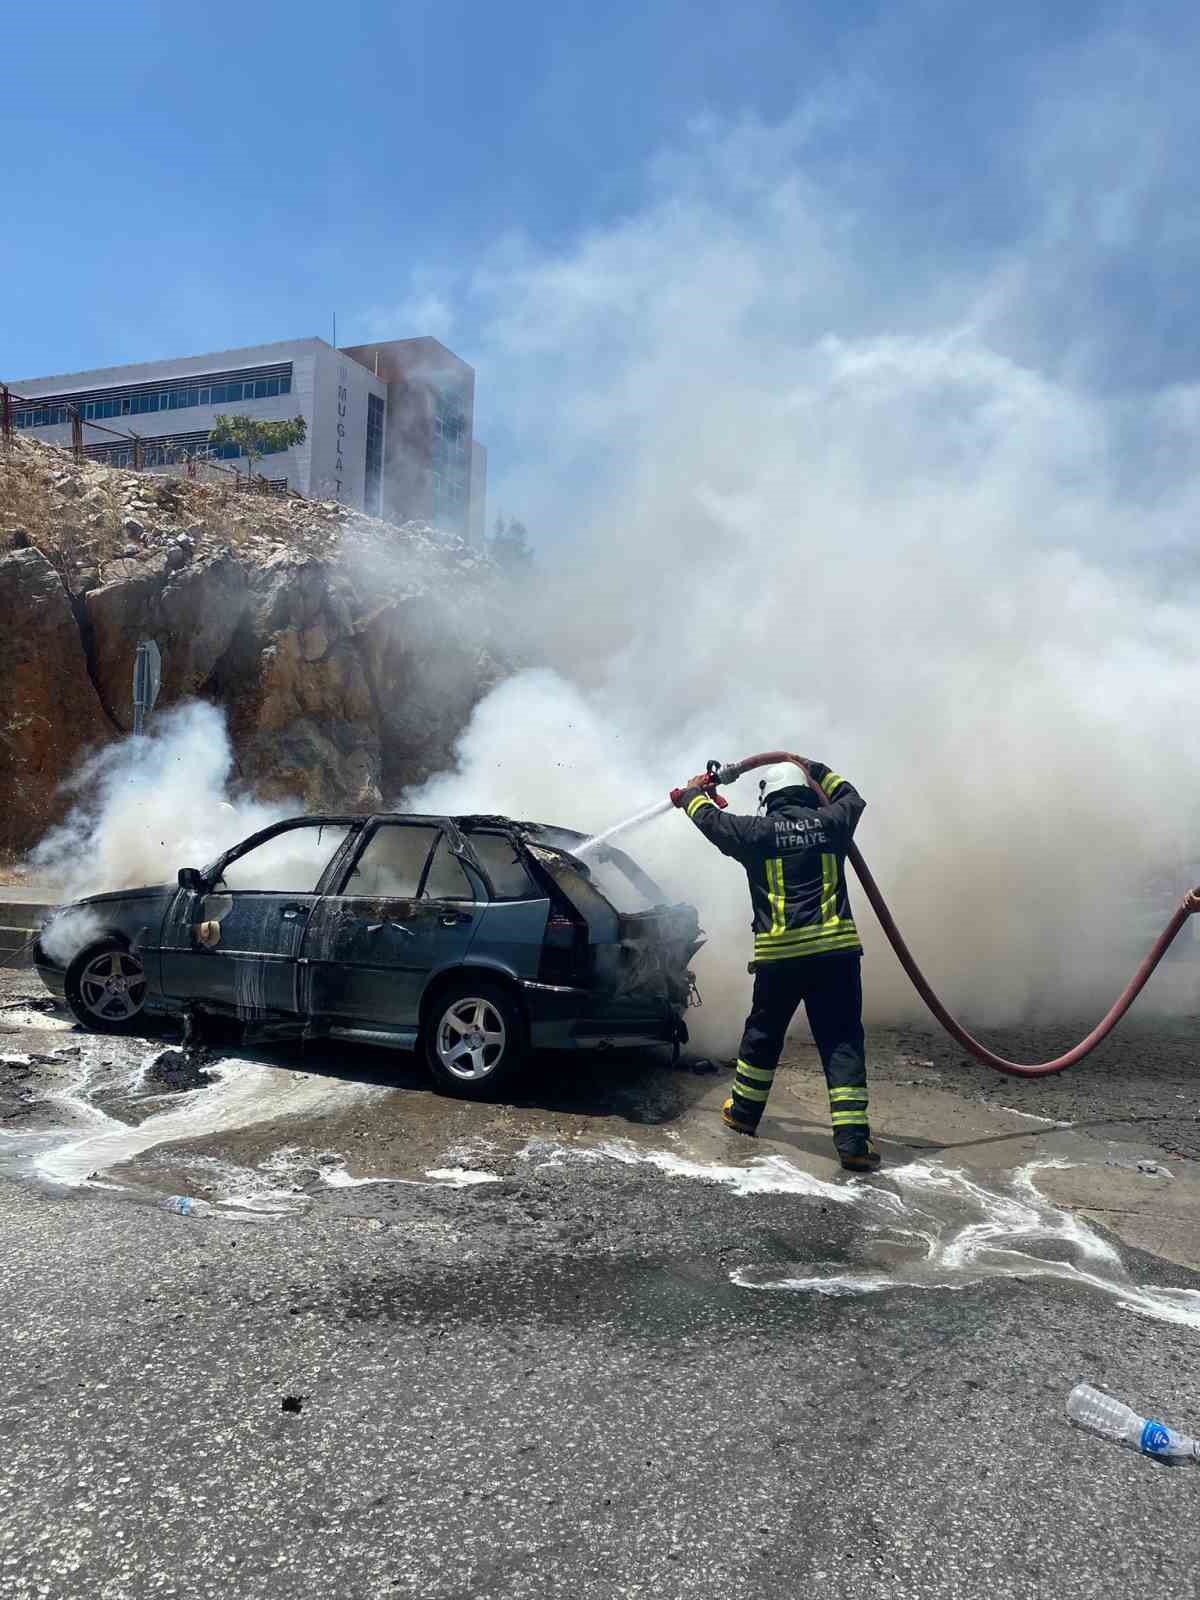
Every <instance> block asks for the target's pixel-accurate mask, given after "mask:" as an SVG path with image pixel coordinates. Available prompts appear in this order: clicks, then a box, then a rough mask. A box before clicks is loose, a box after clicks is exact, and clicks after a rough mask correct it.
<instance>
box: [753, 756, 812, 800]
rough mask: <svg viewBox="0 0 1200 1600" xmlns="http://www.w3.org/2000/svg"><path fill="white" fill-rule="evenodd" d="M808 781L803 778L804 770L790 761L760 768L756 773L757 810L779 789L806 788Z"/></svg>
mask: <svg viewBox="0 0 1200 1600" xmlns="http://www.w3.org/2000/svg"><path fill="white" fill-rule="evenodd" d="M807 786H808V780H807V778H806V777H805V776H804V769H803V768H802V767H798V766H796V765H795V764H794V763H793V762H791V761H777V762H776V763H775V764H774V766H770V767H762V768H761V769H760V770H759V773H758V805H759V810H761V809H762V808H763V806H765V805H766V803H767V801H768V800H769V799H770V798H771V796H772V795H773V794H778V793H779V791H780V790H781V789H795V788H797V787H799V788H801V789H803V788H807Z"/></svg>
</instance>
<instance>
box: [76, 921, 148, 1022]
mask: <svg viewBox="0 0 1200 1600" xmlns="http://www.w3.org/2000/svg"><path fill="white" fill-rule="evenodd" d="M64 993H65V995H66V1000H67V1004H68V1005H69V1006H70V1008H71V1010H72V1011H73V1012H74V1014H75V1019H76V1021H78V1022H80V1023H82V1025H83V1026H84V1027H85V1028H89V1029H90V1030H91V1031H92V1032H93V1033H134V1032H136V1030H137V1029H138V1028H139V1027H141V1025H142V1023H143V1021H144V1012H145V1009H146V969H145V968H144V967H143V966H142V963H141V962H140V961H139V960H138V958H137V956H135V955H132V954H131V953H130V952H129V951H128V950H127V949H126V948H125V946H124V945H123V944H121V943H120V941H119V940H117V939H109V940H106V941H105V942H104V943H102V944H94V945H92V946H90V947H89V948H88V949H87V950H82V951H80V953H79V955H77V956H76V957H75V959H74V961H72V963H71V965H70V966H69V967H68V968H67V976H66V982H65V985H64Z"/></svg>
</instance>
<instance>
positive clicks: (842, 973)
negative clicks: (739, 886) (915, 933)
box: [672, 761, 880, 1172]
mask: <svg viewBox="0 0 1200 1600" xmlns="http://www.w3.org/2000/svg"><path fill="white" fill-rule="evenodd" d="M804 770H805V772H806V773H808V775H809V777H810V778H811V779H812V781H813V783H815V784H819V785H820V788H821V790H822V792H823V793H824V795H825V797H826V801H827V804H825V805H821V803H820V802H819V801H818V799H817V796H816V794H815V793H814V792H813V790H812V788H811V787H810V786H809V785H808V784H806V783H804V782H803V781H801V780H800V778H799V774H798V773H797V771H796V768H795V767H794V766H793V765H791V764H790V763H787V764H784V765H780V766H777V767H768V768H766V769H764V771H763V772H762V774H761V776H760V779H759V801H758V808H759V815H758V816H753V817H749V816H735V815H733V814H732V813H731V812H729V811H723V810H721V809H720V807H718V805H717V804H716V802H715V801H714V800H713V798H712V795H711V793H710V790H711V786H712V779H711V778H709V777H708V776H707V775H702V776H700V777H696V778H693V779H692V780H691V781H690V783H689V784H688V785H687V787H686V788H685V789H681V790H677V791H675V792H674V794H673V795H672V798H673V799H674V800H675V804H676V805H677V806H679V807H680V808H681V809H682V810H684V811H686V813H687V815H688V816H689V817H690V818H691V820H692V821H693V822H694V823H695V825H696V826H697V828H699V830H700V832H701V833H702V834H703V835H704V837H705V838H706V839H707V840H708V841H709V843H710V844H715V845H716V847H717V849H718V850H720V851H721V852H722V853H723V854H724V855H727V856H731V857H732V858H733V860H734V861H739V862H740V863H741V864H742V866H743V867H744V868H745V869H746V876H747V877H748V878H749V880H750V901H751V905H752V907H753V912H754V923H753V926H754V960H753V961H752V962H751V963H750V971H751V972H752V973H753V974H754V999H753V1002H752V1004H751V1008H750V1015H749V1016H748V1017H747V1018H746V1028H745V1032H744V1033H743V1034H742V1043H741V1048H740V1049H739V1051H738V1061H737V1071H736V1073H735V1075H734V1080H733V1092H732V1094H731V1095H730V1097H729V1099H728V1100H726V1102H725V1104H724V1106H722V1108H721V1117H722V1120H723V1121H724V1123H725V1126H726V1127H727V1128H732V1129H734V1130H735V1131H736V1132H737V1133H744V1134H750V1135H753V1134H754V1133H755V1132H756V1130H757V1128H758V1124H759V1121H760V1120H761V1118H762V1114H763V1112H764V1110H765V1109H766V1104H767V1097H768V1096H769V1094H770V1092H771V1083H772V1081H773V1079H774V1077H775V1068H776V1066H777V1065H778V1062H779V1057H780V1055H781V1053H782V1051H783V1041H784V1036H785V1035H786V1033H787V1030H788V1025H789V1023H790V1022H791V1020H792V1017H793V1016H794V1015H795V1013H796V1008H797V1007H798V1006H799V1005H800V1003H801V1002H802V1001H803V1003H804V1007H805V1010H806V1012H807V1013H808V1024H809V1027H810V1028H811V1029H812V1035H813V1039H814V1040H815V1041H816V1046H817V1050H818V1051H819V1052H820V1056H821V1065H822V1067H823V1068H824V1069H825V1081H826V1083H827V1084H828V1087H829V1110H830V1116H831V1120H832V1123H833V1142H834V1147H835V1149H836V1150H837V1154H838V1157H839V1159H840V1161H841V1163H842V1166H843V1167H845V1168H846V1169H847V1171H850V1172H871V1171H873V1170H874V1169H875V1168H876V1167H878V1166H879V1162H880V1157H879V1152H878V1151H877V1150H876V1148H875V1145H874V1144H873V1142H872V1140H871V1127H870V1123H869V1121H868V1118H867V1065H866V1057H865V1054H864V1050H863V1024H862V970H861V969H862V944H861V943H860V942H859V937H858V930H857V929H856V928H855V926H854V918H853V916H852V915H851V912H850V899H849V896H848V894H847V892H846V851H847V849H848V848H849V845H850V840H851V838H852V837H853V834H854V829H855V827H856V826H857V824H858V819H859V817H860V816H861V815H862V813H863V809H864V807H865V805H866V802H865V801H864V800H863V798H862V796H861V795H860V794H859V792H858V790H857V789H855V788H854V787H853V785H851V784H849V783H847V781H846V779H845V778H842V777H839V776H838V774H837V773H836V772H831V771H830V769H829V768H828V767H827V766H825V765H824V764H823V763H822V762H820V761H806V762H805V763H804Z"/></svg>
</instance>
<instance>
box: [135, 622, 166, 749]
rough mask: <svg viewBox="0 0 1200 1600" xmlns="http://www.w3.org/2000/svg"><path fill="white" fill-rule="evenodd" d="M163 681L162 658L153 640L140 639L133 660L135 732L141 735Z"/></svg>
mask: <svg viewBox="0 0 1200 1600" xmlns="http://www.w3.org/2000/svg"><path fill="white" fill-rule="evenodd" d="M161 681H162V656H161V655H160V654H159V649H158V646H157V645H156V644H155V642H154V640H153V639H139V640H138V647H137V655H136V656H135V657H134V660H133V731H134V733H141V731H142V728H143V727H144V725H145V722H146V716H147V713H148V712H151V711H153V710H154V702H155V701H156V700H157V699H158V689H159V684H160V683H161Z"/></svg>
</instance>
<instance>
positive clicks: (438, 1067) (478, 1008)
mask: <svg viewBox="0 0 1200 1600" xmlns="http://www.w3.org/2000/svg"><path fill="white" fill-rule="evenodd" d="M424 1046H425V1059H426V1061H427V1062H428V1063H429V1070H430V1071H431V1072H432V1073H433V1076H434V1080H435V1082H436V1083H437V1085H438V1087H439V1088H440V1089H442V1090H444V1091H445V1092H446V1093H447V1094H454V1095H459V1096H461V1097H462V1098H465V1099H469V1100H483V1099H487V1098H488V1097H489V1096H490V1095H491V1094H492V1093H494V1091H495V1090H496V1089H498V1088H499V1087H500V1086H501V1085H503V1084H506V1083H511V1082H512V1080H513V1079H514V1078H515V1077H516V1076H517V1074H518V1073H519V1072H520V1070H521V1067H522V1066H523V1065H524V1061H525V1053H526V1046H525V1020H524V1018H523V1017H522V1015H521V1011H520V1007H519V1006H518V1005H517V1003H516V1001H515V1000H514V999H513V997H512V996H511V995H510V994H509V993H507V991H506V990H505V989H503V988H502V987H501V986H500V985H499V984H494V983H487V982H471V981H470V980H468V979H461V980H459V981H458V982H457V983H455V984H454V985H453V986H452V987H449V988H446V989H443V990H442V992H441V993H440V994H439V995H438V996H437V997H436V998H435V999H434V1002H433V1004H432V1006H431V1007H430V1008H429V1012H428V1015H427V1018H426V1022H425V1029H424Z"/></svg>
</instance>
